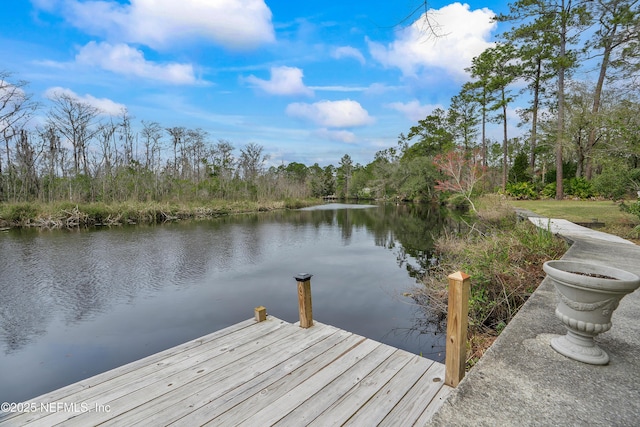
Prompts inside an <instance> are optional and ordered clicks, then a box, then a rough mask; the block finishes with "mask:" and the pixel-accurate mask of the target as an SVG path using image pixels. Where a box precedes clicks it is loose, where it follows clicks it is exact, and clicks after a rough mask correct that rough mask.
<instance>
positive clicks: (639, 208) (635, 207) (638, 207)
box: [620, 200, 640, 220]
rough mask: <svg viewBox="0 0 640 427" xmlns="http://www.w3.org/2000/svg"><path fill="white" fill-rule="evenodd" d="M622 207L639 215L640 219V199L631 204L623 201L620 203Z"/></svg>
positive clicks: (623, 209) (625, 210)
mask: <svg viewBox="0 0 640 427" xmlns="http://www.w3.org/2000/svg"><path fill="white" fill-rule="evenodd" d="M620 209H622V211H624V212H627V213H630V214H632V215H635V216H637V217H638V219H639V220H640V200H639V201H637V202H634V203H630V204H627V203H622V204H621V205H620Z"/></svg>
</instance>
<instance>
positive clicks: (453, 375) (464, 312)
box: [444, 271, 471, 387]
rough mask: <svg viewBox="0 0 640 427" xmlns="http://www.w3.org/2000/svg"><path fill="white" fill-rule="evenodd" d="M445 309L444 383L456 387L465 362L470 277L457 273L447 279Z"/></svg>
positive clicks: (460, 378)
mask: <svg viewBox="0 0 640 427" xmlns="http://www.w3.org/2000/svg"><path fill="white" fill-rule="evenodd" d="M448 279H449V302H448V304H447V305H448V309H447V347H446V358H445V377H444V383H445V384H446V385H448V386H451V387H457V386H458V383H460V381H462V379H463V378H464V371H465V369H464V368H465V364H466V361H467V323H468V316H469V294H470V292H471V280H470V276H469V275H467V274H465V273H463V272H461V271H458V272H456V273H453V274H450V275H449V277H448Z"/></svg>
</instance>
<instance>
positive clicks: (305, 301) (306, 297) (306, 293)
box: [294, 273, 313, 329]
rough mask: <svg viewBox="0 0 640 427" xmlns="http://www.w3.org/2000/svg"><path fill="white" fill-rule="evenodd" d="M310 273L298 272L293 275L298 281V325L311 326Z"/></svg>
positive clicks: (302, 326)
mask: <svg viewBox="0 0 640 427" xmlns="http://www.w3.org/2000/svg"><path fill="white" fill-rule="evenodd" d="M311 276H312V275H311V274H309V273H300V274H298V275H297V276H294V278H295V279H296V282H298V311H299V313H300V327H301V328H305V329H306V328H310V327H311V326H313V311H312V308H311Z"/></svg>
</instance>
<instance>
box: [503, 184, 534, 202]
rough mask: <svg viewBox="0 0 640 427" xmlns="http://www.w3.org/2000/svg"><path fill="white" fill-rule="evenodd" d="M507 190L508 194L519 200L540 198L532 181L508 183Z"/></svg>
mask: <svg viewBox="0 0 640 427" xmlns="http://www.w3.org/2000/svg"><path fill="white" fill-rule="evenodd" d="M505 192H506V193H507V195H508V196H511V197H514V198H516V199H518V200H522V199H524V200H529V199H537V198H538V193H537V192H536V190H535V188H534V186H533V184H532V183H530V182H516V183H507V189H506V191H505Z"/></svg>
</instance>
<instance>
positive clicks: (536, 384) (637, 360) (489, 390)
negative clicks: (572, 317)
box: [430, 217, 640, 427]
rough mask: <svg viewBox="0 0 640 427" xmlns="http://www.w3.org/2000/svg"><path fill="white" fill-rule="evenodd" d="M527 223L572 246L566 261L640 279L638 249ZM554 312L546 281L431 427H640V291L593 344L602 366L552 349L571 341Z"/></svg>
mask: <svg viewBox="0 0 640 427" xmlns="http://www.w3.org/2000/svg"><path fill="white" fill-rule="evenodd" d="M529 219H530V220H531V221H532V222H533V223H534V224H536V225H538V226H541V227H542V228H548V229H550V230H551V231H552V232H554V233H557V234H560V235H561V236H563V237H565V238H567V240H569V241H570V242H572V245H571V247H570V249H569V251H568V252H567V253H566V254H565V255H564V257H563V259H568V260H581V261H591V262H593V263H594V264H603V265H609V266H613V267H618V268H622V269H624V270H628V271H631V272H633V273H635V274H638V275H640V247H639V246H636V245H634V244H633V243H631V242H629V241H627V240H624V239H620V238H618V237H616V236H611V235H609V234H606V233H601V232H597V231H593V230H590V229H588V228H585V227H581V226H578V225H575V224H573V223H570V222H568V221H565V220H557V219H551V220H549V219H547V218H533V217H531V218H529ZM472 286H473V283H472ZM555 306H556V293H555V290H554V288H553V284H552V283H551V281H550V280H549V279H548V278H546V279H545V280H544V281H543V282H542V284H541V285H540V287H539V288H538V289H537V290H536V291H535V292H534V294H533V295H532V296H531V298H530V299H529V301H527V303H526V304H525V305H524V306H523V307H522V309H521V310H520V311H519V312H518V314H517V316H516V317H515V318H514V319H513V320H512V321H511V322H510V323H509V325H508V326H507V327H506V328H505V329H504V331H503V332H502V334H500V336H499V337H498V339H497V340H496V341H495V343H494V344H493V345H492V346H491V348H490V349H489V350H488V351H487V352H486V353H485V355H484V356H483V357H482V359H480V361H479V362H478V364H477V365H476V366H475V367H474V368H473V369H472V370H471V372H469V373H468V374H467V376H466V377H465V379H464V380H463V381H462V382H461V383H460V385H459V386H458V388H456V389H455V391H454V392H453V393H452V394H451V395H450V397H449V399H448V400H447V401H446V402H445V404H444V405H443V406H442V408H441V409H440V411H439V412H438V413H437V414H436V415H435V416H434V418H433V419H432V421H431V423H430V425H436V426H633V427H636V426H640V290H636V291H635V292H634V293H632V294H629V295H627V296H626V297H625V298H623V300H622V301H621V303H620V306H619V307H618V309H617V310H616V311H615V312H614V314H613V318H612V322H613V327H612V328H611V330H609V331H608V332H605V333H603V334H601V335H600V336H598V337H597V338H596V341H597V342H598V344H599V345H600V346H601V347H602V348H603V349H605V350H606V351H607V353H608V354H609V356H610V362H609V364H608V365H605V366H595V365H588V364H585V363H581V362H577V361H573V360H571V359H568V358H566V357H564V356H562V355H560V354H559V353H557V352H555V351H554V350H553V349H552V348H551V346H550V340H551V338H553V337H554V336H557V335H561V334H562V335H563V334H565V333H566V329H565V328H564V326H563V325H562V323H561V322H560V320H558V319H557V318H556V317H555V314H554V312H555Z"/></svg>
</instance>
